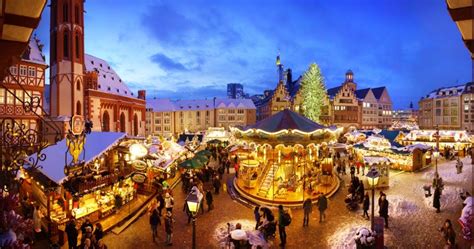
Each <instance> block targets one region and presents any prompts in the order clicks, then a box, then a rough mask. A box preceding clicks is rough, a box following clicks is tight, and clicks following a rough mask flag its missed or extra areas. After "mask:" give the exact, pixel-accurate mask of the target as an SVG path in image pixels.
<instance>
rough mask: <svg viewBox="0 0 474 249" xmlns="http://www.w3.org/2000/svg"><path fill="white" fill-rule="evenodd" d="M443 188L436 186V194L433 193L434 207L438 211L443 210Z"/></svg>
mask: <svg viewBox="0 0 474 249" xmlns="http://www.w3.org/2000/svg"><path fill="white" fill-rule="evenodd" d="M440 198H441V190H440V189H439V188H435V191H434V194H433V207H434V208H436V213H439V212H441V210H440V208H441V202H440Z"/></svg>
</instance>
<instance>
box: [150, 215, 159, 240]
mask: <svg viewBox="0 0 474 249" xmlns="http://www.w3.org/2000/svg"><path fill="white" fill-rule="evenodd" d="M160 223H161V222H160V215H159V214H158V210H156V209H154V210H153V211H152V212H151V215H150V226H151V234H152V236H153V242H155V241H156V239H157V238H158V224H160Z"/></svg>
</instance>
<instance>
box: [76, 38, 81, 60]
mask: <svg viewBox="0 0 474 249" xmlns="http://www.w3.org/2000/svg"><path fill="white" fill-rule="evenodd" d="M75 39H76V59H79V58H81V57H80V52H81V43H79V34H76V38H75Z"/></svg>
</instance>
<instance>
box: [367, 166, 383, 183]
mask: <svg viewBox="0 0 474 249" xmlns="http://www.w3.org/2000/svg"><path fill="white" fill-rule="evenodd" d="M366 176H367V177H368V178H369V179H368V182H369V185H370V186H371V187H372V188H374V187H375V186H377V184H378V182H379V177H380V173H379V172H378V171H377V169H376V168H375V167H372V169H370V171H369V173H367V175H366Z"/></svg>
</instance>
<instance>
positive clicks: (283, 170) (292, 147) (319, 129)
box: [228, 110, 342, 205]
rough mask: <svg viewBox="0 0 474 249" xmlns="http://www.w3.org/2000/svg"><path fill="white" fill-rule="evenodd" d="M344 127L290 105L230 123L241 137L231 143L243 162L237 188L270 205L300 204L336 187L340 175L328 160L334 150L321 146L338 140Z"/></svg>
mask: <svg viewBox="0 0 474 249" xmlns="http://www.w3.org/2000/svg"><path fill="white" fill-rule="evenodd" d="M341 131H342V130H341V129H330V128H328V127H325V126H322V125H320V124H317V123H315V122H313V121H311V120H309V119H307V118H305V117H303V116H301V115H299V114H297V113H295V112H292V111H290V110H284V111H281V112H279V113H277V114H275V115H273V116H271V117H269V118H267V119H264V120H262V121H260V122H258V123H256V124H255V125H252V126H248V127H246V128H243V129H240V128H235V127H233V128H231V132H232V133H233V135H234V137H235V138H236V139H238V144H236V145H232V146H230V147H229V148H228V149H229V155H230V159H231V161H233V160H235V158H236V157H235V156H237V159H238V163H239V172H238V173H239V174H238V175H239V177H238V178H237V179H236V180H235V181H234V185H235V186H236V189H237V190H238V191H239V193H240V194H242V195H245V197H246V198H249V199H251V200H254V201H256V202H260V203H265V204H268V205H278V204H283V205H300V204H301V203H302V202H303V201H304V200H305V199H306V198H313V199H316V198H317V197H319V195H320V194H328V193H330V192H332V191H334V189H335V188H337V186H338V178H337V177H335V176H334V175H333V174H332V161H328V160H327V159H326V161H324V160H325V158H326V156H328V155H329V154H330V153H323V150H329V146H327V143H328V142H335V141H336V140H337V137H338V136H339V134H340V133H341ZM323 142H324V143H326V145H325V147H324V148H323V146H322V143H323ZM323 161H324V162H326V164H325V165H327V166H325V167H324V168H325V169H326V170H323V167H322V166H321V165H322V164H323Z"/></svg>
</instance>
